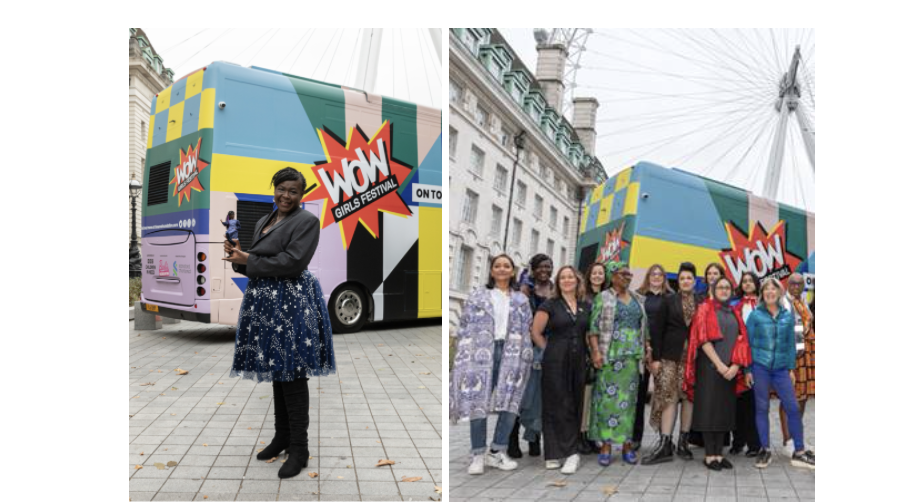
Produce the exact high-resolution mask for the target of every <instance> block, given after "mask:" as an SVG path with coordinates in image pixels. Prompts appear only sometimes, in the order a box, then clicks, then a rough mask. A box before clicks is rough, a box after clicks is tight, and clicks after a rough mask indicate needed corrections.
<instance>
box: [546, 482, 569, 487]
mask: <svg viewBox="0 0 922 504" xmlns="http://www.w3.org/2000/svg"><path fill="white" fill-rule="evenodd" d="M547 486H553V487H557V488H561V487H565V486H567V482H566V481H563V480H559V481H552V482H550V483H548V484H547Z"/></svg>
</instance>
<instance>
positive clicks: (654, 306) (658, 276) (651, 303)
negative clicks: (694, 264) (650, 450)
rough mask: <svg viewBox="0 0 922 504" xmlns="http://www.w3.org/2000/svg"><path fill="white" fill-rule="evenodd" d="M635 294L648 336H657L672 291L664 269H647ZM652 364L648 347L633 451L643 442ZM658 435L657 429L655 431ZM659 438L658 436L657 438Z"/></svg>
mask: <svg viewBox="0 0 922 504" xmlns="http://www.w3.org/2000/svg"><path fill="white" fill-rule="evenodd" d="M637 292H638V293H639V294H640V295H642V296H643V297H644V302H643V308H644V310H645V311H646V312H647V320H649V324H650V334H653V333H654V332H656V333H657V334H659V332H660V331H661V328H660V327H659V324H660V323H661V321H660V319H659V312H660V309H661V308H662V306H663V300H664V299H665V298H666V296H667V295H669V294H672V293H673V292H674V291H673V290H672V287H670V286H669V282H668V281H666V269H665V268H663V266H662V265H660V264H653V265H651V266H650V268H648V269H647V274H646V276H644V279H643V283H642V284H640V289H638V290H637ZM652 362H653V348H652V346H650V347H649V348H647V349H646V352H645V354H644V370H643V378H641V380H640V387H639V388H638V389H637V412H636V413H635V416H634V435H633V437H632V438H633V440H634V449H635V450H640V445H641V442H642V441H643V429H644V426H643V424H644V414H645V413H646V410H647V409H646V406H647V395H648V392H649V390H650V363H652ZM656 432H657V434H659V428H657V429H656ZM657 437H659V436H657Z"/></svg>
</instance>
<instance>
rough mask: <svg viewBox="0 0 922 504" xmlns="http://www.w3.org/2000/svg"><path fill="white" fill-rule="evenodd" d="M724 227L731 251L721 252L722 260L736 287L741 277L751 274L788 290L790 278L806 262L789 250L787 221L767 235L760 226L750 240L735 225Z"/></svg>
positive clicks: (728, 224) (729, 224)
mask: <svg viewBox="0 0 922 504" xmlns="http://www.w3.org/2000/svg"><path fill="white" fill-rule="evenodd" d="M725 226H726V228H727V237H728V238H729V239H730V247H731V248H729V249H724V250H723V251H721V253H720V260H721V261H723V263H724V266H725V267H726V269H727V273H729V274H730V280H732V281H733V285H734V286H737V285H739V282H740V277H742V276H743V273H745V272H747V271H749V272H752V273H755V275H756V276H757V277H758V278H759V280H763V279H765V278H768V277H774V278H777V279H778V280H780V281H781V283H782V284H783V285H784V286H785V287H787V278H788V277H789V276H791V273H793V272H794V271H795V270H796V268H797V265H798V264H800V263H801V262H802V261H803V259H801V258H800V257H797V256H796V255H794V254H792V253H790V252H788V250H787V246H786V244H785V232H784V229H785V221H783V220H781V221H778V223H777V224H775V227H774V228H772V230H771V232H766V231H765V228H764V227H762V224H761V223H760V222H757V223H756V224H755V225H754V226H753V227H752V231H750V233H749V235H748V236H747V235H746V233H744V232H743V231H742V230H741V229H739V228H738V227H736V225H735V224H733V223H732V222H727V223H726V224H725Z"/></svg>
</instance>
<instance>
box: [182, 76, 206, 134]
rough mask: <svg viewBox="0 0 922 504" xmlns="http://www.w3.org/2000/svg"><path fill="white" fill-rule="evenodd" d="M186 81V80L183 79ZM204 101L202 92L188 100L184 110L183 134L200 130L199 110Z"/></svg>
mask: <svg viewBox="0 0 922 504" xmlns="http://www.w3.org/2000/svg"><path fill="white" fill-rule="evenodd" d="M183 82H185V80H183ZM201 102H202V93H198V94H196V95H195V96H193V97H192V98H189V99H188V100H186V101H185V102H184V103H185V104H184V105H183V111H182V134H183V136H185V135H188V134H189V133H195V132H196V131H198V112H199V108H200V105H201Z"/></svg>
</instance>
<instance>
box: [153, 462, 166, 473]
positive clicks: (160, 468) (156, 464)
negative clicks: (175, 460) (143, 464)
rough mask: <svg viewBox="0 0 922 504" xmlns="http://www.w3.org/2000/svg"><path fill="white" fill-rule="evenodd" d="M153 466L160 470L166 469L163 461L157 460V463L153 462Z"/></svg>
mask: <svg viewBox="0 0 922 504" xmlns="http://www.w3.org/2000/svg"><path fill="white" fill-rule="evenodd" d="M154 467H156V468H157V470H158V471H162V470H164V469H166V466H165V465H163V462H157V463H155V464H154Z"/></svg>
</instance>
